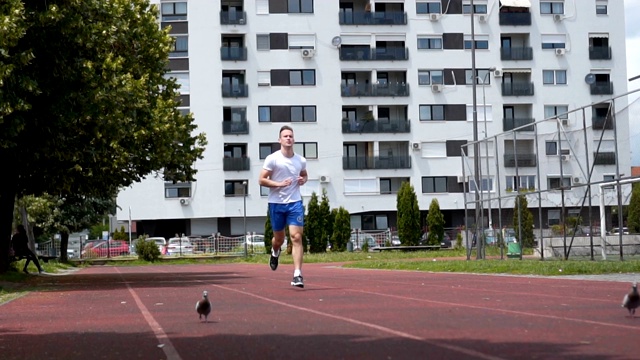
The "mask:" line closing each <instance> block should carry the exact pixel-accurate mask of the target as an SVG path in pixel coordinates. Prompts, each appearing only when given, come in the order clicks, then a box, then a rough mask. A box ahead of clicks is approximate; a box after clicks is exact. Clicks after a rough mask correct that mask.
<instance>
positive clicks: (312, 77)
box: [289, 70, 316, 86]
mask: <svg viewBox="0 0 640 360" xmlns="http://www.w3.org/2000/svg"><path fill="white" fill-rule="evenodd" d="M315 84H316V71H315V70H291V71H289V85H293V86H300V85H315Z"/></svg>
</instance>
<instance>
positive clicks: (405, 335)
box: [210, 284, 504, 360]
mask: <svg viewBox="0 0 640 360" xmlns="http://www.w3.org/2000/svg"><path fill="white" fill-rule="evenodd" d="M210 285H211V286H215V287H217V288H220V289H224V290H227V291H233V292H236V293H240V294H243V295H247V296H251V297H254V298H257V299H260V300H264V301H267V302H270V303H274V304H276V305H280V306H286V307H289V308H292V309H296V310H299V311H306V312H309V313H312V314H315V315H320V316H324V317H328V318H332V319H336V320H339V321H344V322H348V323H351V324H355V325H360V326H364V327H368V328H371V329H375V330H378V331H382V332H385V333H388V334H392V335H395V336H399V337H403V338H407V339H411V340H416V341H420V342H424V343H427V344H429V345H432V346H437V347H440V348H444V349H447V350H451V351H456V352H459V353H462V354H465V355H469V356H474V357H476V358H479V359H487V360H504V358H501V357H497V356H492V355H487V354H483V353H480V352H477V351H474V350H469V349H466V348H463V347H460V346H455V345H447V344H441V343H438V342H434V341H429V340H426V339H424V338H421V337H419V336H415V335H412V334H409V333H406V332H404V331H398V330H394V329H391V328H388V327H385V326H380V325H376V324H372V323H368V322H364V321H359V320H355V319H351V318H347V317H343V316H337V315H332V314H327V313H324V312H321V311H317V310H313V309H308V308H304V307H300V306H295V305H291V304H289V303H286V302H282V301H278V300H273V299H269V298H267V297H264V296H260V295H256V294H252V293H250V292H246V291H242V290H237V289H233V288H229V287H226V286H221V285H215V284H210Z"/></svg>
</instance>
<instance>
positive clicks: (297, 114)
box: [291, 106, 316, 122]
mask: <svg viewBox="0 0 640 360" xmlns="http://www.w3.org/2000/svg"><path fill="white" fill-rule="evenodd" d="M291 122H316V107H315V106H292V107H291Z"/></svg>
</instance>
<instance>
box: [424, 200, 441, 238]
mask: <svg viewBox="0 0 640 360" xmlns="http://www.w3.org/2000/svg"><path fill="white" fill-rule="evenodd" d="M427 226H428V227H429V235H428V236H427V243H428V244H429V245H440V243H441V242H442V240H443V239H444V215H442V212H441V211H440V203H439V202H438V199H433V200H431V204H430V205H429V213H428V214H427Z"/></svg>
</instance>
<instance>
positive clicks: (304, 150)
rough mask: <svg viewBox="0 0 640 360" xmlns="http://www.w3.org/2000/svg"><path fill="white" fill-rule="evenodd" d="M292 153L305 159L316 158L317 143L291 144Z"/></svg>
mask: <svg viewBox="0 0 640 360" xmlns="http://www.w3.org/2000/svg"><path fill="white" fill-rule="evenodd" d="M293 151H294V152H295V153H296V154H300V155H302V156H304V157H305V158H307V159H317V158H318V143H315V142H297V143H295V144H293Z"/></svg>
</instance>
